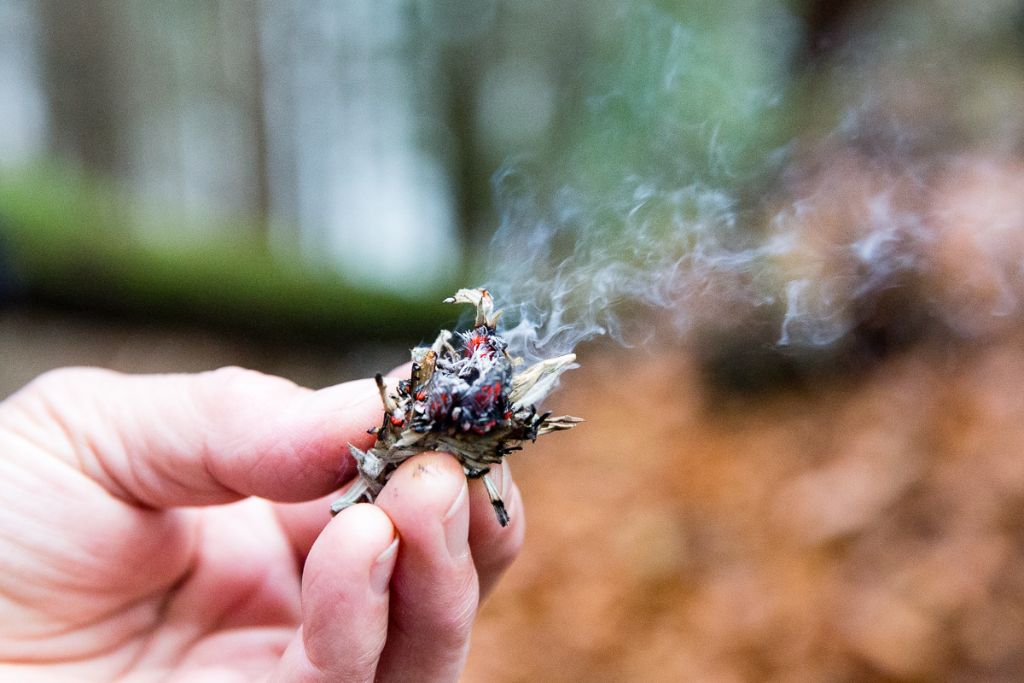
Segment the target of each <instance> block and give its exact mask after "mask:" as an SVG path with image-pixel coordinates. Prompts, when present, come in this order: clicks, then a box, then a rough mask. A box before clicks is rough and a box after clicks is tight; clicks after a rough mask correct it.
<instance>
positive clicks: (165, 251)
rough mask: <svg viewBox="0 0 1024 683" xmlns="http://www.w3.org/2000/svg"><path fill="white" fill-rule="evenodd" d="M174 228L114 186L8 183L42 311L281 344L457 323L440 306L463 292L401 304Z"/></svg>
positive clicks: (34, 173)
mask: <svg viewBox="0 0 1024 683" xmlns="http://www.w3.org/2000/svg"><path fill="white" fill-rule="evenodd" d="M140 216H143V217H141V218H140ZM173 222H174V220H173V218H172V219H169V218H168V217H167V216H164V217H162V218H154V217H152V216H150V217H145V213H144V212H143V210H142V209H141V208H140V207H139V206H138V204H137V203H133V202H131V201H129V200H126V199H125V197H123V196H122V194H121V193H120V192H118V191H117V189H116V188H114V187H112V186H111V185H109V184H104V183H102V182H98V181H95V180H91V179H90V180H86V179H85V178H83V177H81V176H78V175H75V174H73V173H69V172H67V171H63V170H58V169H55V168H52V167H35V168H32V169H24V170H22V171H19V172H17V173H11V172H6V173H4V174H3V175H2V176H0V239H3V240H4V242H6V246H7V250H8V252H10V254H9V255H10V258H11V260H12V265H13V267H14V268H15V270H16V272H17V274H18V277H19V278H20V279H21V280H22V284H23V285H24V286H25V287H26V288H27V290H28V292H29V293H30V294H31V295H32V296H33V297H34V298H37V299H39V300H44V301H50V302H52V303H55V304H59V305H68V306H74V307H81V308H91V309H101V310H106V311H111V312H116V313H127V314H131V315H133V316H141V317H144V318H165V319H175V320H182V319H187V320H194V321H199V322H203V323H206V324H211V325H214V326H217V327H222V328H233V329H239V330H247V331H252V332H256V333H259V334H266V335H270V336H274V337H278V338H280V337H284V338H307V339H308V338H311V337H312V338H323V339H334V338H337V339H339V340H340V339H343V338H352V337H362V336H372V337H378V338H380V337H387V336H398V337H400V338H402V339H406V340H408V341H410V342H415V341H417V337H423V338H427V337H428V336H429V335H431V334H432V333H433V332H435V331H436V329H437V327H438V325H439V324H442V323H446V322H450V321H451V319H452V318H453V316H454V313H453V312H452V311H451V310H449V309H447V308H445V307H444V306H443V305H442V304H441V303H440V301H441V299H442V298H443V297H444V296H446V295H447V294H449V293H450V292H451V291H454V288H455V286H456V283H454V282H453V283H452V286H451V287H445V288H444V289H442V290H437V291H424V292H422V293H421V294H420V295H419V296H417V297H416V298H414V299H407V298H402V297H398V296H395V295H391V294H384V293H380V292H376V291H372V290H370V289H367V288H365V287H359V286H357V285H354V284H353V283H351V282H349V281H347V280H346V279H345V278H344V277H343V276H341V275H340V274H337V273H333V272H327V271H315V272H314V271H311V270H309V269H307V268H304V267H303V266H302V265H300V263H299V261H298V260H297V259H287V258H286V259H281V258H276V257H272V256H271V255H270V254H269V253H268V252H267V250H266V249H265V248H264V247H263V245H261V244H260V243H259V242H258V241H257V239H256V238H255V236H256V235H258V234H259V230H258V229H257V228H256V227H255V226H252V228H251V229H247V230H238V229H237V226H234V228H233V229H231V230H230V231H228V230H218V229H210V230H207V231H204V232H202V233H197V231H196V229H195V228H194V227H193V228H192V229H191V230H177V231H174V230H173V229H168V228H167V226H169V225H171V224H172V223H173ZM161 226H163V228H164V229H161ZM140 227H143V228H144V229H141V230H140V229H139V228H140ZM146 227H148V228H149V229H148V230H147V229H145V228H146ZM213 227H214V226H211V228H213ZM147 234H154V235H156V237H155V238H153V239H147V238H146V237H145V236H146V235H147ZM217 234H231V236H232V237H231V240H230V241H227V240H224V239H218V238H216V237H215V236H216V235H217ZM239 234H248V235H252V236H253V238H252V239H250V240H248V241H246V240H242V239H240V238H239ZM211 235H214V237H211ZM199 236H201V239H199V238H198V237H199ZM453 276H454V274H453ZM452 279H453V280H454V279H455V278H454V277H453V278H452Z"/></svg>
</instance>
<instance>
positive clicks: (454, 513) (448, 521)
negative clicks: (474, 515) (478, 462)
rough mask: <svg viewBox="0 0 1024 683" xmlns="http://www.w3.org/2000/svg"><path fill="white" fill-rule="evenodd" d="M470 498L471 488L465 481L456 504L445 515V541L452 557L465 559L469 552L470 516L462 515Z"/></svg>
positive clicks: (443, 522) (456, 498)
mask: <svg viewBox="0 0 1024 683" xmlns="http://www.w3.org/2000/svg"><path fill="white" fill-rule="evenodd" d="M468 496H469V486H468V485H467V484H466V481H465V479H463V481H462V488H461V489H460V490H459V495H458V496H456V497H455V502H453V503H452V505H451V507H450V508H448V512H446V513H445V514H444V520H443V521H442V524H444V540H445V542H446V543H447V544H448V554H449V555H451V556H452V557H463V556H464V555H465V554H466V553H468V552H469V515H468V514H461V512H462V510H463V508H465V507H466V500H467V498H468Z"/></svg>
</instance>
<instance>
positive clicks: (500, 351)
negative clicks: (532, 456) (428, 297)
mask: <svg viewBox="0 0 1024 683" xmlns="http://www.w3.org/2000/svg"><path fill="white" fill-rule="evenodd" d="M445 302H446V303H462V304H471V305H473V306H475V307H476V321H475V323H474V325H473V329H472V330H470V331H468V332H457V333H452V332H449V331H448V330H442V331H441V333H440V334H439V335H438V336H437V339H436V340H435V341H434V343H433V344H432V345H430V346H421V347H417V348H414V349H413V350H412V372H411V373H410V377H409V379H404V380H401V381H400V382H399V383H398V386H397V388H396V389H395V391H394V393H392V392H390V391H389V390H388V388H387V387H386V386H385V384H384V379H383V377H381V375H379V374H378V375H377V377H376V380H377V387H378V389H379V390H380V397H381V401H382V402H383V404H384V419H383V421H382V422H381V425H380V427H377V428H375V429H371V430H370V433H372V434H375V435H376V436H377V441H376V443H375V444H374V445H373V447H372V448H370V449H369V450H368V451H362V450H360V449H358V448H356V447H355V446H353V445H351V444H349V451H351V453H352V457H354V458H355V460H356V465H357V468H358V471H359V476H358V477H357V478H356V480H355V481H354V482H353V483H352V485H351V486H349V488H348V489H347V490H346V491H345V492H344V494H343V495H342V496H341V498H339V499H338V500H337V501H335V502H334V504H333V505H331V513H332V514H337V513H338V512H340V511H341V510H344V509H345V508H347V507H349V506H350V505H354V504H356V503H360V502H373V501H374V500H375V499H376V497H377V495H378V494H379V493H380V491H381V489H383V488H384V484H385V483H387V480H388V479H389V478H390V477H391V473H392V472H394V471H395V469H396V468H397V467H398V466H399V465H400V464H402V463H403V462H405V461H406V460H408V459H409V458H411V457H412V456H414V455H416V454H417V453H422V452H423V451H444V452H446V453H451V454H452V455H454V456H455V457H456V458H458V460H459V462H460V463H462V468H463V470H464V471H465V473H466V476H467V477H469V478H470V479H476V478H483V482H484V486H485V487H486V488H487V493H488V495H489V496H490V499H491V505H492V506H493V507H494V512H495V514H496V515H497V517H498V522H500V523H501V525H502V526H506V525H507V524H508V522H509V516H508V512H507V511H506V509H505V503H504V501H502V499H501V496H500V495H499V493H498V490H497V487H496V486H495V485H494V483H493V482H492V481H491V479H490V477H488V476H487V474H488V472H490V468H491V466H492V465H497V464H499V463H501V461H502V459H504V457H505V456H506V455H508V454H509V453H512V452H514V451H518V450H521V449H522V445H523V443H524V442H526V441H535V440H536V439H537V437H538V436H542V435H544V434H547V433H549V432H556V431H561V430H565V429H572V428H573V427H574V426H576V425H577V424H578V423H580V422H582V420H581V419H580V418H577V417H572V416H570V415H563V416H561V417H551V414H550V413H538V412H537V408H536V405H537V403H539V402H540V401H541V400H542V399H543V398H544V397H545V396H547V395H548V393H550V391H551V390H552V389H553V388H554V387H555V384H556V383H557V381H558V378H559V376H560V375H561V374H562V373H563V372H565V371H566V370H568V369H570V368H572V367H576V366H575V364H574V361H575V360H576V356H575V355H574V354H571V353H570V354H566V355H564V356H559V357H557V358H551V359H548V360H543V361H540V362H539V363H536V364H534V365H532V366H530V367H529V368H526V369H524V370H521V371H520V370H519V368H520V367H521V366H522V361H521V359H518V358H512V357H511V356H509V354H508V351H507V344H506V343H505V340H504V339H502V338H501V336H500V335H499V334H498V333H497V322H498V319H499V318H500V317H501V312H500V311H497V312H496V311H495V310H494V300H493V299H492V297H491V295H490V293H489V292H488V291H487V290H485V289H460V290H459V291H458V292H456V293H455V296H453V297H449V298H448V299H445Z"/></svg>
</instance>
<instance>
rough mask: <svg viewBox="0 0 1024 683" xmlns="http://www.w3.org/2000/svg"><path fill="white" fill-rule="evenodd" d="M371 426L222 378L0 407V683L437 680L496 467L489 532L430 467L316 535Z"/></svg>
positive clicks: (326, 402) (98, 382)
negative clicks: (351, 450)
mask: <svg viewBox="0 0 1024 683" xmlns="http://www.w3.org/2000/svg"><path fill="white" fill-rule="evenodd" d="M380 416H381V408H380V403H379V398H378V395H377V392H376V387H375V386H374V383H373V382H372V381H358V382H350V383H347V384H342V385H339V386H335V387H331V388H328V389H323V390H321V391H316V392H313V391H310V390H307V389H302V388H300V387H297V386H295V385H294V384H292V383H290V382H288V381H287V380H283V379H280V378H275V377H269V376H265V375H261V374H259V373H255V372H251V371H245V370H239V369H237V368H227V369H223V370H218V371H215V372H211V373H203V374H199V375H159V376H126V375H120V374H117V373H113V372H109V371H105V370H95V369H68V370H58V371H54V372H51V373H47V374H46V375H43V376H42V377H40V378H39V379H37V380H35V381H34V382H33V383H31V384H29V385H28V386H27V387H25V388H24V389H22V390H21V391H20V392H18V393H16V394H14V395H13V396H11V397H10V398H9V399H7V400H6V401H5V402H3V403H0V491H2V492H3V495H2V503H0V662H3V664H0V679H2V680H18V681H39V680H45V681H54V680H102V681H109V680H125V681H149V680H172V681H173V680H182V681H189V682H195V681H217V682H225V681H253V680H273V681H328V680H329V681H364V680H374V679H376V680H383V681H401V680H415V681H450V680H455V679H456V678H457V677H458V675H459V672H460V671H461V669H462V666H463V663H464V660H465V655H466V650H467V646H468V638H469V631H470V628H471V625H472V621H473V618H474V616H475V614H476V609H477V603H478V599H479V596H480V595H481V594H482V593H486V591H487V590H488V588H489V587H490V586H492V585H493V583H494V582H495V580H496V579H497V577H498V575H499V574H500V573H501V572H502V571H503V570H504V569H505V568H506V567H507V566H508V565H509V564H510V563H511V561H512V559H513V558H514V556H515V554H516V553H517V551H518V549H519V547H520V545H521V543H522V538H523V531H524V527H523V522H522V517H523V514H522V502H521V499H520V497H519V492H518V490H517V489H516V487H515V484H514V483H513V482H512V481H511V478H510V475H509V471H508V468H507V465H503V466H502V467H501V468H494V470H492V472H493V473H494V475H493V476H494V477H495V479H500V482H499V481H496V482H495V483H496V484H497V485H498V486H499V487H500V488H502V489H503V491H504V493H503V498H504V499H505V500H506V502H507V504H508V505H509V508H510V512H511V514H512V523H511V525H510V526H509V527H507V528H505V529H502V528H501V527H500V526H499V525H498V523H497V520H496V519H495V517H494V513H493V510H492V509H491V506H490V503H489V500H488V497H487V494H486V491H485V490H484V488H483V486H481V482H480V481H473V482H469V483H468V485H467V482H466V478H465V476H464V475H463V473H462V468H461V466H459V464H458V463H457V462H456V461H455V460H454V458H451V457H450V456H447V455H443V454H436V453H430V454H423V455H419V456H417V457H415V458H412V459H411V460H409V461H407V462H406V463H404V464H403V465H402V467H400V468H399V469H398V470H397V471H396V473H395V474H394V476H393V477H392V479H391V480H390V482H389V483H388V485H387V486H386V487H385V489H384V491H383V492H382V493H381V495H380V496H379V498H378V500H377V503H376V505H365V504H364V505H356V506H354V507H351V508H349V509H347V510H344V511H343V512H341V513H340V514H339V515H337V516H336V517H334V518H333V519H331V518H330V516H329V513H328V508H329V501H330V500H331V496H330V495H329V494H330V493H331V492H332V491H334V490H335V489H336V488H337V487H338V486H339V485H340V484H341V483H343V482H344V481H347V480H348V479H350V478H351V477H352V476H354V474H355V467H354V463H353V462H352V460H351V458H350V457H348V456H347V448H346V444H348V443H350V442H351V443H353V444H355V445H357V446H359V447H362V448H367V447H369V446H370V444H371V443H372V441H373V437H372V436H371V435H368V434H367V433H366V429H367V427H370V426H373V425H375V423H376V422H377V421H378V420H379V419H380ZM343 454H344V455H343ZM271 501H275V502H271ZM297 501H307V502H297Z"/></svg>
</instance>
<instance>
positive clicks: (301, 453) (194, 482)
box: [0, 368, 381, 507]
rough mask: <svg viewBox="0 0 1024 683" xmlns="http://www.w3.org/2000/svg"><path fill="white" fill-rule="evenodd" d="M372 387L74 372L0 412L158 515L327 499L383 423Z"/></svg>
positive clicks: (223, 374) (210, 375)
mask: <svg viewBox="0 0 1024 683" xmlns="http://www.w3.org/2000/svg"><path fill="white" fill-rule="evenodd" d="M380 411H381V408H380V400H379V397H378V394H377V390H376V387H375V385H374V383H373V382H372V381H370V380H360V381H357V382H348V383H346V384H341V385H337V386H334V387H330V388H327V389H323V390H320V391H311V390H309V389H304V388H302V387H299V386H297V385H295V384H293V383H291V382H289V381H287V380H284V379H281V378H278V377H271V376H268V375H263V374H261V373H258V372H254V371H250V370H242V369H240V368H224V369H221V370H216V371H213V372H207V373H200V374H196V375H122V374H120V373H116V372H112V371H109V370H100V369H94V368H72V369H64V370H57V371H53V372H50V373H47V374H46V375H43V376H41V377H40V378H38V379H37V380H35V381H34V382H32V383H31V384H29V385H28V386H27V387H25V388H24V389H22V390H21V391H20V392H18V393H17V394H15V395H14V396H12V397H11V398H10V399H8V400H7V401H6V402H4V403H3V404H0V427H3V426H8V427H9V428H11V429H13V430H18V431H19V432H21V433H24V434H28V435H29V441H30V442H31V443H33V444H35V445H37V446H38V447H40V448H41V449H43V450H45V451H47V452H49V453H50V454H52V455H55V456H57V457H59V458H62V459H64V460H66V461H67V462H68V463H69V464H71V465H73V466H74V467H77V468H79V469H81V470H82V471H83V472H84V473H85V474H86V475H88V476H89V477H91V478H93V479H95V480H96V481H97V482H99V483H100V484H101V485H102V486H104V487H105V488H106V489H107V490H108V491H110V492H111V493H112V494H114V495H116V496H119V497H121V498H124V499H126V500H128V501H130V502H134V503H139V504H143V505H147V506H151V507H169V506H178V505H206V504H215V503H226V502H230V501H233V500H237V499H239V498H243V497H245V496H260V497H264V498H269V499H271V500H278V501H300V500H309V499H311V498H315V497H317V496H321V495H324V494H327V493H328V492H330V491H331V490H333V489H335V488H337V487H338V486H339V485H340V484H342V483H343V482H344V481H347V480H348V479H350V478H351V477H352V476H353V474H354V472H355V464H354V462H353V461H352V459H351V457H350V456H349V455H348V449H347V445H348V444H349V443H352V444H354V445H356V446H359V447H363V448H368V447H369V446H370V443H371V442H372V441H373V437H372V436H371V435H369V434H367V433H366V430H367V428H369V427H372V426H374V425H375V423H376V422H377V421H378V420H379V419H380Z"/></svg>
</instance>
